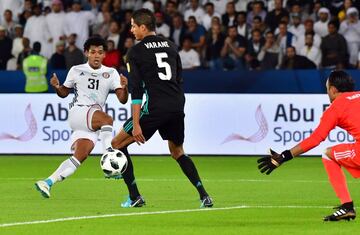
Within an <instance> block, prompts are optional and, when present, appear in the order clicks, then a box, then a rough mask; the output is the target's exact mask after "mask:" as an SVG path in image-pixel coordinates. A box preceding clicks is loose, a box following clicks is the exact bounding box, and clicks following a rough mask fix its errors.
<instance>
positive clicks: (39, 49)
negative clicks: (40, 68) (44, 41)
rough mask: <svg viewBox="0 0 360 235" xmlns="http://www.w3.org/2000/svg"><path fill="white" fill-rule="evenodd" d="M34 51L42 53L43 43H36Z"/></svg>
mask: <svg viewBox="0 0 360 235" xmlns="http://www.w3.org/2000/svg"><path fill="white" fill-rule="evenodd" d="M33 51H35V52H37V53H40V51H41V43H40V42H38V41H36V42H34V43H33Z"/></svg>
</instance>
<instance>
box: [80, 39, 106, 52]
mask: <svg viewBox="0 0 360 235" xmlns="http://www.w3.org/2000/svg"><path fill="white" fill-rule="evenodd" d="M91 46H97V47H98V46H102V47H103V48H104V50H105V51H106V50H107V44H106V41H105V40H104V39H103V38H102V37H100V36H92V37H90V38H88V39H87V40H86V42H85V44H84V51H89V49H90V47H91Z"/></svg>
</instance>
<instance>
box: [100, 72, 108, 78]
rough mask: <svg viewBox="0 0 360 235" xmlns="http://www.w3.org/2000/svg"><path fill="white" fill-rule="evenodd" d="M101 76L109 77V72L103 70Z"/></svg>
mask: <svg viewBox="0 0 360 235" xmlns="http://www.w3.org/2000/svg"><path fill="white" fill-rule="evenodd" d="M102 76H103V77H104V78H109V77H110V74H109V73H108V72H104V73H102Z"/></svg>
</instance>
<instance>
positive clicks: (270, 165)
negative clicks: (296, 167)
mask: <svg viewBox="0 0 360 235" xmlns="http://www.w3.org/2000/svg"><path fill="white" fill-rule="evenodd" d="M291 159H293V156H292V154H291V152H290V150H285V151H284V152H282V153H281V154H278V153H277V152H275V151H274V150H272V149H270V155H269V156H265V157H262V158H260V159H258V160H257V162H258V168H259V170H260V172H261V173H265V174H267V175H269V174H270V173H271V172H272V171H273V170H275V169H276V168H278V167H279V166H280V165H281V164H283V163H284V162H286V161H289V160H291Z"/></svg>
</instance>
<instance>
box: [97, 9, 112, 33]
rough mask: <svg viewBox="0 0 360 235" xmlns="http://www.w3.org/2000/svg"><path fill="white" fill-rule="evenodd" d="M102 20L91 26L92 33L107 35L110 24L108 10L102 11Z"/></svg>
mask: <svg viewBox="0 0 360 235" xmlns="http://www.w3.org/2000/svg"><path fill="white" fill-rule="evenodd" d="M102 17H103V21H102V22H101V23H99V22H98V23H97V24H96V25H94V27H93V34H98V35H100V36H101V37H102V38H107V37H109V32H110V25H111V21H112V20H111V13H110V12H104V13H103V15H102Z"/></svg>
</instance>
